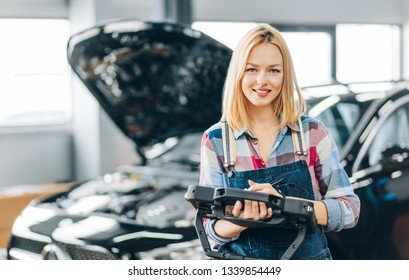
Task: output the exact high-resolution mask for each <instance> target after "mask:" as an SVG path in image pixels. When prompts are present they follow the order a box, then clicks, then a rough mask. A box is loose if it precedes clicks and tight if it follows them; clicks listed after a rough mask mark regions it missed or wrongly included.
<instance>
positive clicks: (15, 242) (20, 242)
mask: <svg viewBox="0 0 409 280" xmlns="http://www.w3.org/2000/svg"><path fill="white" fill-rule="evenodd" d="M10 244H11V247H13V248H19V249H23V250H26V251H29V252H32V253H35V254H41V251H42V250H43V248H44V247H45V246H46V245H47V244H48V243H46V242H41V241H36V240H32V239H27V238H23V237H18V236H13V237H12V238H11V241H10Z"/></svg>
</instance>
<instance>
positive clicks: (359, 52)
mask: <svg viewBox="0 0 409 280" xmlns="http://www.w3.org/2000/svg"><path fill="white" fill-rule="evenodd" d="M255 24H256V23H254V22H253V23H234V22H228V23H227V22H195V23H193V24H192V27H193V28H195V29H198V30H200V31H202V32H204V33H206V34H208V35H209V36H211V37H214V38H215V39H217V40H219V41H221V42H222V43H224V44H226V45H227V46H229V47H231V48H234V47H235V45H236V43H237V41H238V40H239V38H240V37H241V36H242V35H243V34H244V33H245V32H246V31H247V30H248V29H250V28H251V27H253V26H254V25H255ZM272 25H273V26H275V27H277V29H279V30H280V31H281V33H282V34H283V36H284V38H285V39H286V41H287V43H288V46H289V48H290V50H291V53H292V56H293V60H294V66H295V68H296V74H297V79H298V82H299V84H300V86H302V87H306V86H312V85H320V84H326V83H330V82H332V81H334V80H337V81H339V82H343V83H350V82H367V81H370V82H373V81H388V80H398V79H400V78H401V62H400V61H401V29H400V27H399V26H397V25H380V24H337V25H336V26H287V25H283V26H281V25H274V24H273V23H272ZM226 34H228V35H229V36H226ZM380 38H381V39H380Z"/></svg>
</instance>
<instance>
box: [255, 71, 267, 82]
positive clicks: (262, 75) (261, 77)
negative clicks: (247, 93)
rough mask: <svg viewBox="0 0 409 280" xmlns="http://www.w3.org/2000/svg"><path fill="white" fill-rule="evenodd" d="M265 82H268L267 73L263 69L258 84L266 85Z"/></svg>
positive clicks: (258, 76) (259, 74) (258, 77)
mask: <svg viewBox="0 0 409 280" xmlns="http://www.w3.org/2000/svg"><path fill="white" fill-rule="evenodd" d="M265 84H267V79H266V75H265V73H263V71H260V72H259V73H258V75H257V85H259V86H264V85H265Z"/></svg>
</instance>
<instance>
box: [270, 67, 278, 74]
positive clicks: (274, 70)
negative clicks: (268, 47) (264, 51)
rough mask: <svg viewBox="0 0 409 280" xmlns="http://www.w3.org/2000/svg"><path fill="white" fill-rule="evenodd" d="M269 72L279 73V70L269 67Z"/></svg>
mask: <svg viewBox="0 0 409 280" xmlns="http://www.w3.org/2000/svg"><path fill="white" fill-rule="evenodd" d="M270 72H271V73H280V70H278V69H275V68H273V69H270Z"/></svg>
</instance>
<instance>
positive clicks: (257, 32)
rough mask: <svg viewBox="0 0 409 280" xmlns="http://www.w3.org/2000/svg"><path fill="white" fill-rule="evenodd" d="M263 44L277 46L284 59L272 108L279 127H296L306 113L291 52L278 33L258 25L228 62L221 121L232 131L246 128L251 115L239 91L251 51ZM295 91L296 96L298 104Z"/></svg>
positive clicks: (271, 28)
mask: <svg viewBox="0 0 409 280" xmlns="http://www.w3.org/2000/svg"><path fill="white" fill-rule="evenodd" d="M262 43H270V44H274V45H276V46H277V47H278V48H279V50H280V52H281V55H282V57H283V72H284V76H283V85H282V89H281V93H280V94H279V95H278V97H277V99H276V100H275V101H274V102H273V104H272V106H273V110H274V112H276V115H277V116H279V120H280V127H281V128H282V127H284V126H285V125H287V124H293V123H296V122H297V120H298V119H299V118H300V116H301V115H302V114H304V112H305V101H304V98H303V97H302V95H301V91H300V88H299V86H298V83H297V79H296V76H295V71H294V66H293V61H292V58H291V54H290V50H289V49H288V46H287V44H286V42H285V40H284V38H283V37H282V36H281V34H280V33H279V31H278V30H277V29H275V28H274V27H272V26H270V25H268V24H265V23H261V24H258V25H257V26H256V27H254V28H252V29H251V30H249V31H248V32H247V33H246V34H245V35H244V36H243V37H242V38H241V40H240V41H239V42H238V44H237V47H236V48H235V50H234V52H233V55H232V58H231V60H230V65H229V69H228V71H227V77H226V80H225V83H224V90H223V116H222V118H223V119H225V120H226V121H227V123H228V124H229V126H230V127H232V128H235V129H245V128H248V127H249V124H250V113H249V110H248V108H247V103H246V102H247V101H246V97H245V96H244V94H243V91H242V88H241V79H242V77H243V74H244V71H245V67H246V63H247V59H248V57H249V54H250V52H251V50H252V49H253V48H254V47H255V46H257V45H259V44H262ZM294 91H295V92H296V93H297V97H298V104H297V100H296V98H295V95H294Z"/></svg>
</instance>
